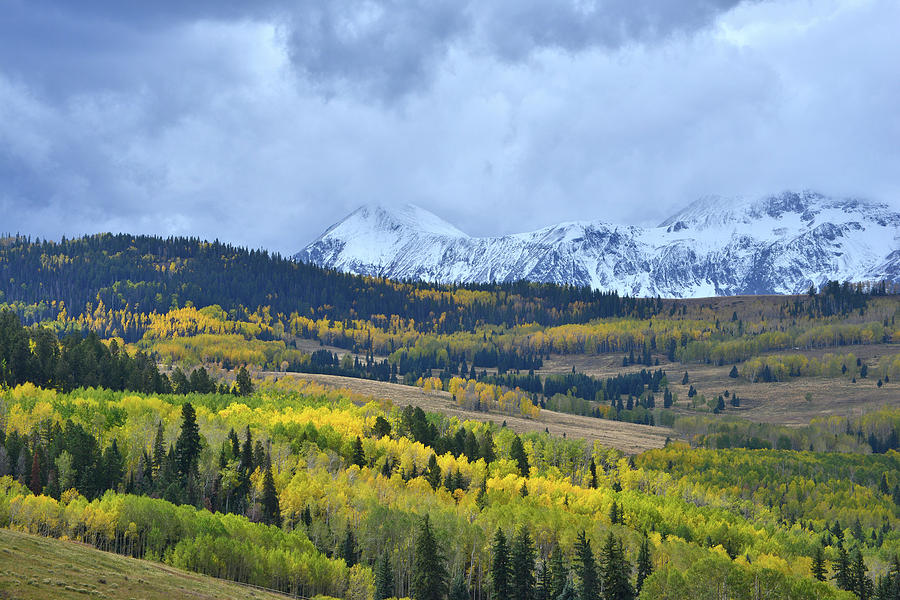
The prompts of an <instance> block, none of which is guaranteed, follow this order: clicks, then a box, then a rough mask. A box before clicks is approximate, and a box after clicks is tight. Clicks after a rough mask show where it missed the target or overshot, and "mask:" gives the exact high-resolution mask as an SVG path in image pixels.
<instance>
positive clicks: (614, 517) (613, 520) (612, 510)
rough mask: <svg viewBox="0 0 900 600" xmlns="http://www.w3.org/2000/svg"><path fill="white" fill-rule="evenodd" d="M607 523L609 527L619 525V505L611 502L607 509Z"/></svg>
mask: <svg viewBox="0 0 900 600" xmlns="http://www.w3.org/2000/svg"><path fill="white" fill-rule="evenodd" d="M609 523H610V525H618V523H619V505H618V503H616V501H615V500H613V503H612V506H610V507H609Z"/></svg>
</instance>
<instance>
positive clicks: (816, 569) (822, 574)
mask: <svg viewBox="0 0 900 600" xmlns="http://www.w3.org/2000/svg"><path fill="white" fill-rule="evenodd" d="M812 574H813V577H815V578H816V579H818V580H819V581H825V579H826V578H827V571H826V570H825V552H824V551H823V550H822V545H821V544H819V545H818V546H816V551H815V553H814V554H813V559H812Z"/></svg>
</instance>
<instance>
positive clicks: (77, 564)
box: [0, 528, 286, 600]
mask: <svg viewBox="0 0 900 600" xmlns="http://www.w3.org/2000/svg"><path fill="white" fill-rule="evenodd" d="M86 597H91V598H115V599H118V598H123V599H128V598H142V599H144V600H157V599H158V600H173V599H174V598H192V599H194V600H214V599H224V598H256V599H259V600H276V599H280V600H283V599H284V598H286V596H282V595H280V594H274V593H270V592H266V591H263V590H259V589H254V588H251V587H247V586H242V585H238V584H235V583H231V582H228V581H223V580H221V579H215V578H213V577H206V576H204V575H197V574H196V573H188V572H186V571H181V570H179V569H174V568H172V567H169V566H166V565H163V564H159V563H154V562H150V561H146V560H137V559H134V558H126V557H124V556H119V555H117V554H112V553H109V552H103V551H101V550H96V549H94V548H91V547H90V546H86V545H84V544H79V543H76V542H64V541H60V540H56V539H52V538H44V537H40V536H36V535H31V534H28V533H22V532H19V531H12V530H9V529H2V528H0V598H3V599H4V600H31V599H34V600H44V599H46V598H54V599H57V600H66V599H68V598H86Z"/></svg>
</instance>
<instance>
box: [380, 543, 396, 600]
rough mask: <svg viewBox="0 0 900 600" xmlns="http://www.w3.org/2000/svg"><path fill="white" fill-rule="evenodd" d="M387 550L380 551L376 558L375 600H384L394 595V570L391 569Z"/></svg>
mask: <svg viewBox="0 0 900 600" xmlns="http://www.w3.org/2000/svg"><path fill="white" fill-rule="evenodd" d="M388 554H389V553H388V552H387V551H384V552H382V553H381V558H380V559H379V560H378V566H377V567H376V568H375V598H376V600H384V599H385V598H391V597H393V595H394V571H393V570H392V569H391V562H390V560H389V559H388Z"/></svg>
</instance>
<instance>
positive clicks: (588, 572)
mask: <svg viewBox="0 0 900 600" xmlns="http://www.w3.org/2000/svg"><path fill="white" fill-rule="evenodd" d="M610 535H612V534H610ZM575 574H576V575H577V576H578V579H579V582H580V586H579V590H578V591H579V594H578V597H579V600H599V599H600V585H599V579H598V577H597V563H596V561H595V560H594V552H593V550H591V542H590V540H588V539H587V536H586V535H585V532H584V530H582V531H581V533H579V534H578V539H577V540H576V542H575Z"/></svg>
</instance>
